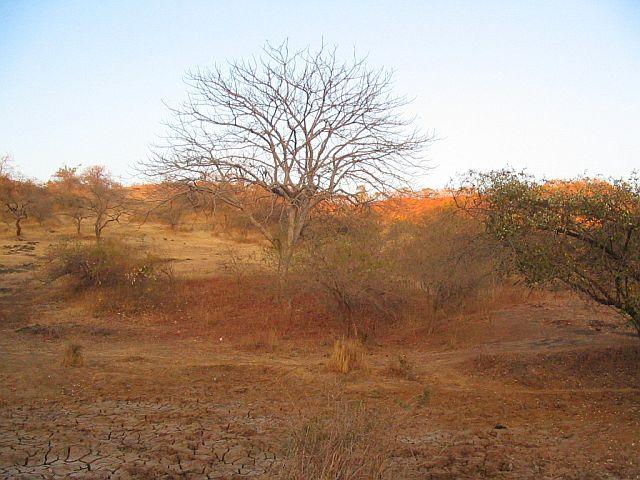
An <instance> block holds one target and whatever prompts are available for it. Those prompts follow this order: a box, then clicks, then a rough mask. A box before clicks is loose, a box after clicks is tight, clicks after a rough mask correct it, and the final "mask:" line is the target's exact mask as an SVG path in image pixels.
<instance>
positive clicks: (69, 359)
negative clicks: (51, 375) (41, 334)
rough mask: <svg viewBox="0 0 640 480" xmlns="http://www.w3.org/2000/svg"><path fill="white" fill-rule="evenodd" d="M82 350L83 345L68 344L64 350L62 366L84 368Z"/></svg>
mask: <svg viewBox="0 0 640 480" xmlns="http://www.w3.org/2000/svg"><path fill="white" fill-rule="evenodd" d="M82 350H83V347H82V345H80V344H78V343H69V344H67V346H66V347H65V350H64V356H63V357H62V366H64V367H82V366H83V365H84V358H83V355H82Z"/></svg>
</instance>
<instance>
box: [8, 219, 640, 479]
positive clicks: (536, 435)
mask: <svg viewBox="0 0 640 480" xmlns="http://www.w3.org/2000/svg"><path fill="white" fill-rule="evenodd" d="M129 233H131V232H129ZM138 233H139V234H140V235H141V236H146V238H147V241H149V242H153V243H154V244H155V245H156V246H158V245H162V246H163V248H164V249H165V252H166V253H167V254H169V255H170V256H172V257H174V258H175V259H176V260H177V269H178V273H179V274H184V273H189V274H194V272H195V274H197V275H207V274H210V273H211V272H213V271H215V270H216V269H223V268H224V267H225V265H226V266H228V262H227V261H226V260H225V259H226V258H228V255H227V253H225V252H227V250H228V249H229V248H233V249H236V250H239V251H241V252H243V253H242V254H243V255H245V256H246V257H248V258H250V259H251V258H257V256H254V255H257V254H256V251H257V250H258V249H257V248H256V247H253V246H251V245H240V244H237V245H236V244H233V243H230V242H225V241H221V240H214V239H212V238H211V237H210V236H208V235H206V234H203V233H193V232H192V233H189V232H182V233H178V234H171V233H163V232H162V231H160V230H159V229H155V230H154V229H152V228H151V227H149V228H148V229H147V230H146V231H139V232H138ZM27 235H28V236H27V239H26V240H23V241H16V240H13V239H11V238H10V237H9V236H8V234H7V235H5V236H4V237H3V238H2V244H0V272H1V276H0V281H1V282H2V285H0V287H1V288H0V295H1V296H2V300H1V301H2V308H3V312H4V315H3V318H2V324H1V325H0V329H1V333H0V359H1V361H0V385H2V388H1V389H0V477H2V478H112V479H116V478H188V479H191V478H193V479H200V478H203V479H204V478H245V477H252V478H277V476H278V474H279V473H278V472H279V468H280V467H281V465H282V462H283V461H286V459H285V458H283V454H284V452H286V444H287V439H288V437H289V435H290V434H291V432H292V430H295V428H296V425H298V424H299V422H302V421H304V419H305V418H309V417H312V416H314V415H318V414H319V412H323V411H324V410H326V409H328V410H331V405H333V404H336V403H338V404H340V405H352V404H355V403H356V402H360V403H361V405H363V406H362V407H360V408H366V409H367V411H368V412H371V413H370V414H371V415H372V416H374V415H375V416H378V417H379V418H380V422H381V424H384V425H386V436H387V440H388V441H389V450H388V457H389V463H390V466H391V469H390V471H389V478H411V479H413V478H424V479H429V478H433V479H449V478H525V479H526V478H530V479H556V478H557V479H559V478H579V479H605V478H607V479H608V478H640V361H639V360H640V353H639V350H638V344H639V343H640V342H638V340H637V339H636V338H634V337H632V336H631V335H630V332H629V331H628V330H626V329H625V328H624V327H622V326H620V325H621V322H620V320H619V319H617V318H615V317H614V316H612V315H611V314H610V313H609V312H607V311H604V310H599V309H594V308H593V307H589V306H588V305H586V304H585V303H583V302H582V301H580V300H578V299H576V298H574V297H571V296H567V295H564V294H563V295H556V296H553V295H549V296H546V297H536V298H535V299H530V300H528V301H527V302H525V303H521V304H519V305H514V306H508V307H503V308H501V309H498V310H495V311H491V312H487V313H484V314H482V315H478V316H474V317H469V318H465V319H462V320H463V322H465V323H463V324H462V325H463V327H462V328H460V329H459V331H458V333H457V335H456V339H455V340H451V339H449V340H447V341H437V340H438V339H428V338H422V337H415V338H412V337H411V336H410V335H404V336H403V335H399V336H397V337H396V338H394V339H384V338H378V339H377V340H376V342H377V343H374V344H372V345H371V346H370V347H369V348H368V353H367V365H368V368H366V369H365V370H361V371H357V372H354V373H351V374H348V375H339V374H336V373H332V372H330V371H329V370H328V369H327V368H326V362H327V354H328V352H329V348H330V347H329V345H326V344H325V342H321V341H318V342H317V343H316V344H313V343H311V344H310V343H308V342H307V343H301V344H300V345H297V346H295V345H294V346H292V345H290V344H287V345H286V346H281V347H279V348H269V349H260V348H255V349H247V348H245V347H243V346H242V345H239V344H238V343H237V342H234V341H233V339H232V338H231V339H229V338H228V336H227V335H226V334H225V332H222V331H212V332H204V333H203V332H202V331H201V330H198V331H190V330H189V329H188V328H186V327H185V326H184V325H180V324H175V323H171V322H170V323H163V324H158V323H154V322H152V321H143V320H137V319H135V318H134V319H131V318H125V319H122V318H117V317H114V316H102V317H98V318H96V317H95V316H93V315H92V314H91V313H90V311H89V310H88V309H86V308H82V307H79V306H73V305H67V304H64V303H60V302H51V301H45V300H43V299H44V298H46V297H42V296H39V294H38V289H40V288H41V287H39V286H38V285H39V284H38V281H37V278H36V277H37V272H38V269H39V268H40V267H39V264H40V262H41V260H42V255H43V254H44V251H45V249H46V247H47V245H48V243H49V240H47V238H48V237H47V236H46V235H44V234H40V235H38V234H33V235H29V233H27ZM453 324H454V322H452V325H453ZM258 325H259V323H258ZM464 325H473V326H475V328H474V329H472V328H469V329H466V328H464ZM467 330H468V331H470V332H471V331H473V332H475V333H474V335H473V336H472V337H469V338H467V337H465V333H464V332H465V331H467ZM70 341H73V342H77V343H80V344H82V345H83V346H84V351H83V354H84V360H85V363H84V366H82V367H78V368H68V367H63V366H62V352H63V350H64V347H65V345H66V344H67V343H68V342H70ZM398 354H405V355H406V356H407V358H408V360H409V361H410V362H411V363H412V364H413V366H414V369H415V374H416V378H415V379H410V380H409V379H404V378H398V377H396V376H393V375H391V374H390V373H389V370H388V366H389V363H390V361H391V360H392V359H393V358H395V357H396V356H397V355H398ZM372 441H375V439H372Z"/></svg>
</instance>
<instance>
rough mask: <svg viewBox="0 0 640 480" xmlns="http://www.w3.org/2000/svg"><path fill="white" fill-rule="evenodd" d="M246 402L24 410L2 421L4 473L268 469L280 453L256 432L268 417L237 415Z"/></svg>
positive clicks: (239, 473) (124, 474) (229, 474)
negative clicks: (274, 450) (258, 436)
mask: <svg viewBox="0 0 640 480" xmlns="http://www.w3.org/2000/svg"><path fill="white" fill-rule="evenodd" d="M54 407H55V406H54ZM238 407H239V406H238V405H226V406H225V405H211V404H205V403H202V402H198V401H195V402H194V401H189V402H180V403H175V402H174V403H152V402H141V401H132V402H130V401H100V402H96V403H90V404H82V403H76V404H72V405H69V406H65V407H63V408H53V409H50V410H43V409H42V408H30V407H16V408H13V409H11V410H9V411H5V412H4V415H3V417H2V419H0V476H2V478H76V477H77V478H98V479H102V478H104V479H107V478H109V479H119V478H174V477H179V478H189V479H192V478H193V479H201V478H202V479H209V478H234V477H255V476H257V475H262V474H265V473H267V472H268V471H269V469H270V468H271V467H272V465H273V463H274V461H275V459H276V456H275V453H273V452H272V451H270V449H269V448H268V446H266V445H265V444H264V442H263V441H260V440H258V439H257V438H254V435H255V434H258V433H260V431H261V429H262V428H263V426H264V424H265V422H266V421H267V420H266V419H265V418H262V417H254V416H252V415H251V414H250V413H248V414H246V415H244V416H237V415H234V414H233V412H235V411H239V410H238ZM186 412H188V413H186Z"/></svg>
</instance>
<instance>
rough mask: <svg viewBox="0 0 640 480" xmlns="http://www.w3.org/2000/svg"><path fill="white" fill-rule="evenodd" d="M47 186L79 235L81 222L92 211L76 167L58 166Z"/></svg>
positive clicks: (89, 215) (88, 216)
mask: <svg viewBox="0 0 640 480" xmlns="http://www.w3.org/2000/svg"><path fill="white" fill-rule="evenodd" d="M48 187H49V190H50V192H51V194H52V195H53V197H54V199H55V202H56V204H57V205H58V208H59V209H60V211H61V213H62V214H63V215H66V216H68V217H70V218H71V219H73V223H74V226H75V228H76V233H77V235H78V236H80V233H81V228H82V222H83V221H84V220H85V219H87V218H90V217H91V215H92V213H91V211H90V210H89V200H88V196H87V192H86V189H85V186H84V184H83V182H82V179H81V178H80V176H79V175H78V169H77V168H76V167H67V166H64V167H62V168H59V169H58V171H57V172H56V173H55V174H54V176H53V180H52V181H51V182H49V184H48Z"/></svg>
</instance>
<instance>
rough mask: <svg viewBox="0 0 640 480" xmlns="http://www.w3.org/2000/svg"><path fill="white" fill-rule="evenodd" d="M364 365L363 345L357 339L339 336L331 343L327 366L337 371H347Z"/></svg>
mask: <svg viewBox="0 0 640 480" xmlns="http://www.w3.org/2000/svg"><path fill="white" fill-rule="evenodd" d="M363 366H364V347H363V346H362V343H361V342H360V341H359V340H357V339H351V338H341V339H338V340H336V341H335V343H334V344H333V351H332V352H331V356H330V357H329V364H328V367H329V369H330V370H332V371H334V372H338V373H349V372H351V371H353V370H358V369H360V368H362V367H363Z"/></svg>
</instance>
